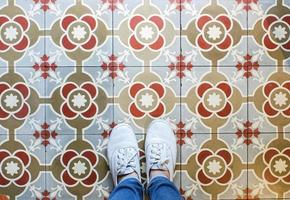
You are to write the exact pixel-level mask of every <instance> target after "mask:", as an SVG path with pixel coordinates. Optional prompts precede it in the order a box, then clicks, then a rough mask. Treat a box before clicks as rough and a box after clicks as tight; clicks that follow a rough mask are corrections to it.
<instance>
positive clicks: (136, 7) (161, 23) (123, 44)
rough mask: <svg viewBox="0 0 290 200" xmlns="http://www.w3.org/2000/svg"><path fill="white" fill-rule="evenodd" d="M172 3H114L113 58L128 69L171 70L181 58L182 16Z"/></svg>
mask: <svg viewBox="0 0 290 200" xmlns="http://www.w3.org/2000/svg"><path fill="white" fill-rule="evenodd" d="M170 6H171V2H165V3H164V2H161V1H156V0H152V1H150V0H145V1H141V0H137V1H132V2H130V3H127V2H126V1H124V2H123V1H114V6H113V21H114V23H113V24H114V31H113V32H114V34H113V35H114V45H113V46H114V49H113V50H114V54H115V55H116V56H117V57H125V59H124V60H122V61H123V64H124V65H125V66H144V65H145V66H149V65H151V66H164V67H166V66H168V65H170V64H171V62H176V61H175V59H174V60H171V57H172V56H173V57H176V56H179V54H180V40H179V36H180V14H179V10H178V9H177V10H176V11H174V13H173V12H172V10H171V8H170Z"/></svg>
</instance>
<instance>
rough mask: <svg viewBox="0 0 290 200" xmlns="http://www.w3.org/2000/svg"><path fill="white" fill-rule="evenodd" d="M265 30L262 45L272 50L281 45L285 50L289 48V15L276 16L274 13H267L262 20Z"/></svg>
mask: <svg viewBox="0 0 290 200" xmlns="http://www.w3.org/2000/svg"><path fill="white" fill-rule="evenodd" d="M262 26H263V28H264V30H265V31H266V34H265V35H264V37H263V46H265V47H266V48H267V49H268V50H270V51H273V50H276V49H277V48H279V47H281V48H282V49H284V50H285V51H289V50H290V37H289V32H290V28H289V26H290V15H289V14H288V15H284V16H282V17H281V18H278V17H277V16H276V15H268V16H267V17H266V18H265V19H264V20H263V22H262Z"/></svg>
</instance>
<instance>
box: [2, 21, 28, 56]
mask: <svg viewBox="0 0 290 200" xmlns="http://www.w3.org/2000/svg"><path fill="white" fill-rule="evenodd" d="M29 26H30V23H29V21H28V20H27V18H26V17H25V16H22V15H17V16H15V17H13V18H12V19H10V18H9V17H8V16H5V15H0V28H1V30H2V31H1V32H3V36H2V35H1V36H2V37H0V52H5V51H8V50H9V49H10V48H12V49H13V50H14V51H18V52H21V51H24V50H25V49H26V48H27V47H28V46H29V43H30V41H29V37H27V35H26V32H27V31H28V29H29Z"/></svg>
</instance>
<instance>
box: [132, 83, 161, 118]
mask: <svg viewBox="0 0 290 200" xmlns="http://www.w3.org/2000/svg"><path fill="white" fill-rule="evenodd" d="M129 95H130V97H131V99H133V102H132V103H131V104H130V106H129V112H130V113H131V114H132V115H133V116H134V117H136V118H142V117H143V116H144V115H145V114H146V115H147V114H148V115H149V116H151V117H153V118H157V117H160V116H161V115H162V114H164V113H165V109H166V108H165V105H164V104H163V102H162V99H163V97H164V96H165V88H164V87H163V85H161V84H160V83H158V82H153V83H151V84H150V85H149V86H146V85H145V84H144V83H141V82H135V83H134V84H133V85H132V86H131V87H130V88H129Z"/></svg>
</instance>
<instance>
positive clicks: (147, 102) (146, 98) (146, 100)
mask: <svg viewBox="0 0 290 200" xmlns="http://www.w3.org/2000/svg"><path fill="white" fill-rule="evenodd" d="M139 101H140V102H141V105H142V106H145V108H148V107H150V106H152V103H153V102H154V99H153V97H152V95H150V94H148V93H146V94H145V95H142V96H141V99H140V100H139Z"/></svg>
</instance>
